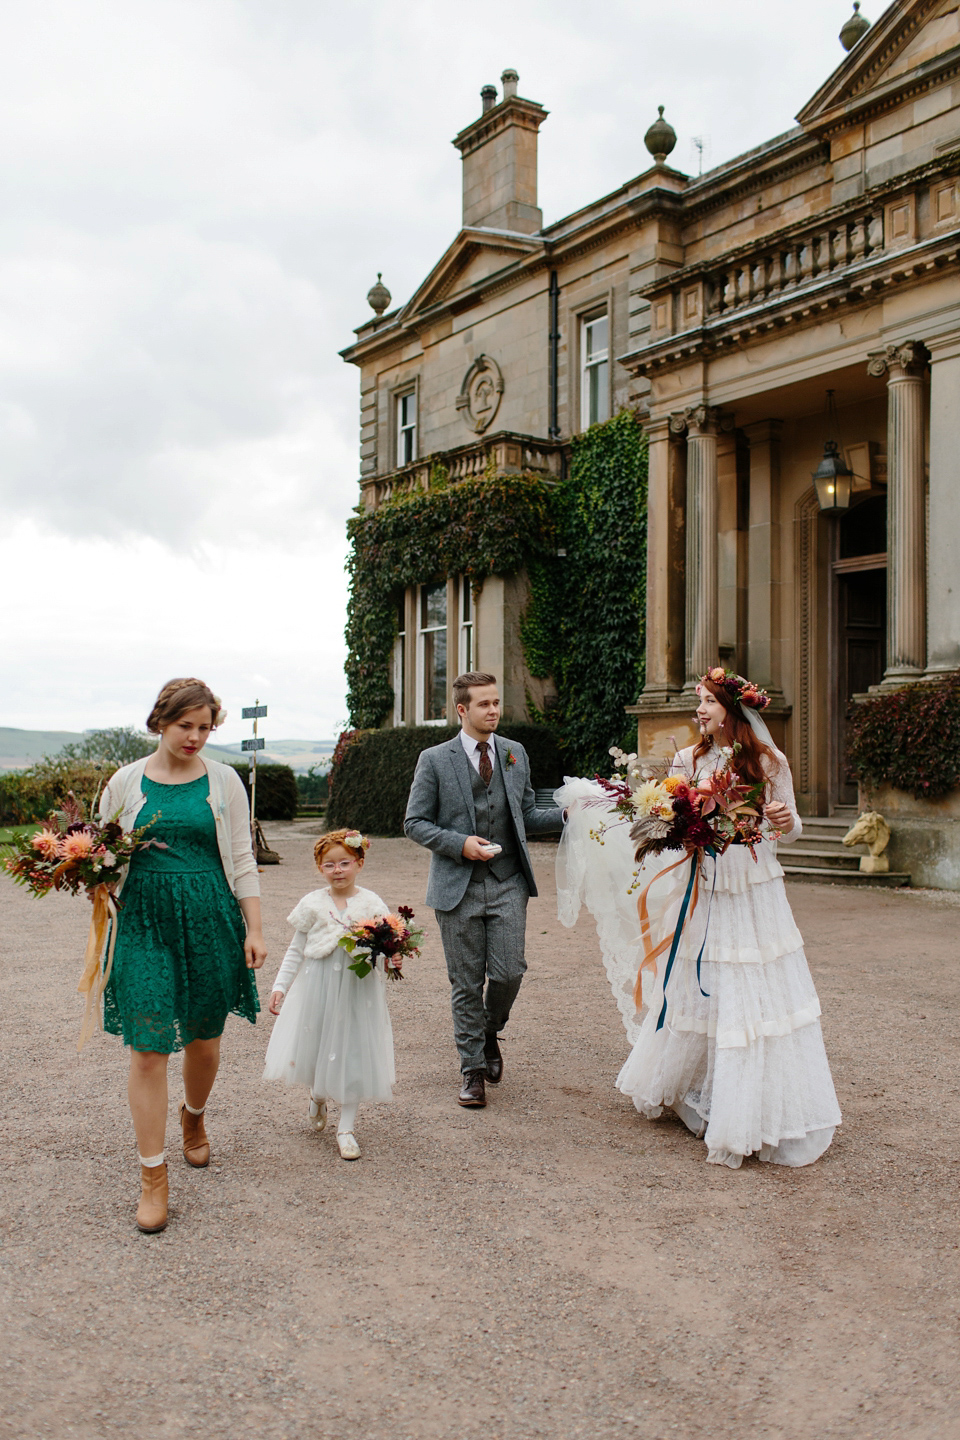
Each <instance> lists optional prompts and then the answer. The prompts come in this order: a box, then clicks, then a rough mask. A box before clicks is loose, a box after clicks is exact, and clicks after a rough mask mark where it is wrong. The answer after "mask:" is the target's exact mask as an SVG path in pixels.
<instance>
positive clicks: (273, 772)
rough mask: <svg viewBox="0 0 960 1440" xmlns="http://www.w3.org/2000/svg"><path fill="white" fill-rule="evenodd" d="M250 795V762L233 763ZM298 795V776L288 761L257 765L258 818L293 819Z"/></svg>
mask: <svg viewBox="0 0 960 1440" xmlns="http://www.w3.org/2000/svg"><path fill="white" fill-rule="evenodd" d="M233 769H234V770H236V772H237V774H238V775H239V776H240V779H241V780H242V781H243V788H244V790H246V792H247V799H249V798H250V766H249V764H248V763H247V762H246V761H245V760H241V761H238V762H237V764H236V765H234V766H233ZM298 800H299V797H298V795H297V777H296V775H294V773H293V771H292V770H291V768H290V766H289V765H275V764H273V763H272V762H271V763H267V764H264V765H258V766H257V819H258V820H294V819H296V814H297V805H298Z"/></svg>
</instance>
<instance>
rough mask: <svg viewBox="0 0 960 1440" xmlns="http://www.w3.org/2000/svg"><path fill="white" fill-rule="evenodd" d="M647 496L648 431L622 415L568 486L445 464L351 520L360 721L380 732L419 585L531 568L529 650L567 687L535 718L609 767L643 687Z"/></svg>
mask: <svg viewBox="0 0 960 1440" xmlns="http://www.w3.org/2000/svg"><path fill="white" fill-rule="evenodd" d="M646 505H647V448H646V439H645V437H644V434H643V431H642V429H641V426H640V424H639V422H638V421H637V419H636V417H635V416H634V415H633V413H632V412H630V411H623V412H622V413H621V414H619V415H617V416H615V417H614V418H613V419H612V420H608V421H607V422H606V423H605V424H602V425H594V426H592V427H591V428H590V429H589V430H587V431H586V432H585V433H584V434H582V435H578V436H575V437H574V440H573V442H572V455H571V462H570V466H569V473H568V475H567V476H566V478H565V479H563V480H561V481H560V482H556V481H551V480H549V479H545V478H543V477H541V476H535V475H494V474H490V475H484V476H482V477H480V478H478V479H475V480H465V481H460V482H458V483H456V484H451V483H449V481H448V479H447V477H446V473H445V472H444V471H443V470H442V469H440V468H439V467H438V468H437V469H435V471H434V474H433V476H432V480H431V486H430V489H429V490H427V491H418V492H416V493H414V494H411V495H405V496H401V497H399V498H398V499H396V500H391V501H388V502H387V503H386V504H384V505H382V506H381V507H380V508H379V509H377V510H375V511H371V512H361V511H358V513H357V514H355V515H354V516H353V518H352V519H351V520H350V522H349V526H348V529H349V535H350V540H351V545H352V549H351V555H350V559H349V561H348V571H349V574H350V600H349V608H348V618H347V629H346V638H347V647H348V659H347V683H348V692H347V693H348V703H349V707H350V722H351V724H352V725H353V726H355V727H356V728H359V729H373V728H376V727H378V726H380V725H382V724H383V722H384V720H385V719H386V717H387V716H388V715H389V714H390V711H391V709H392V707H393V687H392V685H391V680H390V677H391V659H392V654H393V645H394V642H395V640H396V636H397V601H398V598H399V596H400V595H401V594H402V592H403V591H404V590H405V589H406V587H407V586H408V585H415V584H423V583H427V582H429V581H436V580H442V579H445V578H446V577H447V576H450V575H466V576H469V577H470V578H471V579H472V580H473V581H474V583H475V584H476V585H477V586H479V585H480V584H481V583H482V582H483V580H484V579H485V578H486V577H487V576H488V575H494V574H510V573H515V572H518V571H522V570H525V571H526V572H527V574H528V576H529V580H530V587H531V599H530V605H529V608H528V611H527V615H526V619H525V622H524V625H523V632H522V634H523V648H524V659H525V661H526V665H527V669H528V670H529V672H530V674H531V675H532V676H535V677H539V678H542V677H546V676H548V675H552V676H553V678H554V681H555V684H556V686H557V690H558V704H557V706H556V708H555V709H553V710H550V711H549V712H546V713H543V714H539V713H537V712H536V711H535V709H534V707H533V706H532V702H531V710H532V712H533V716H534V718H535V719H538V720H540V721H541V722H542V723H543V724H545V725H549V726H550V727H551V729H553V730H554V731H555V733H556V737H557V739H558V741H559V743H560V745H561V747H562V748H563V751H564V754H565V756H566V758H567V763H568V765H569V768H570V769H571V770H572V769H576V770H579V771H583V772H585V773H590V771H591V770H592V769H595V768H599V767H600V766H601V765H604V764H607V763H608V757H607V749H608V748H609V746H610V745H611V744H612V743H613V742H614V741H620V740H621V739H622V738H623V737H624V736H625V735H626V734H627V732H628V730H629V729H630V728H631V727H629V726H628V725H627V717H626V716H625V714H624V707H625V706H626V705H630V704H633V703H634V701H635V700H636V698H637V696H638V694H639V692H640V688H641V686H642V683H643V645H644V595H645V587H646ZM558 551H565V552H566V553H565V554H559V555H558ZM628 748H629V747H628Z"/></svg>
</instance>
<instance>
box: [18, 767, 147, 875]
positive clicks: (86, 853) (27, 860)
mask: <svg viewBox="0 0 960 1440" xmlns="http://www.w3.org/2000/svg"><path fill="white" fill-rule="evenodd" d="M150 823H151V824H152V823H153V822H152V821H151V822H150ZM149 828H150V825H149V824H148V825H141V826H140V827H139V828H138V829H136V830H130V831H129V832H125V831H124V830H123V828H122V826H121V825H120V823H119V821H118V820H115V819H114V820H106V821H99V820H96V819H94V818H93V817H92V816H91V817H90V818H89V819H88V818H87V817H86V816H85V815H84V813H83V807H82V805H81V804H80V802H79V801H78V800H77V798H76V796H75V795H74V794H73V792H72V791H71V792H70V794H69V795H68V796H67V799H66V801H65V802H64V805H63V808H62V809H61V810H53V811H51V813H50V816H49V818H48V819H47V821H46V823H45V824H44V825H41V827H40V829H39V830H35V831H34V832H33V834H32V835H25V834H18V835H15V836H14V838H13V840H12V841H10V843H9V844H8V845H5V846H4V847H3V849H4V850H5V851H6V852H7V853H6V855H5V856H4V860H3V868H4V870H6V872H7V874H8V875H10V876H11V877H12V879H13V881H14V883H15V884H17V885H25V886H26V887H27V889H28V890H29V891H30V893H31V894H32V895H38V896H39V895H47V894H48V893H49V892H50V891H51V890H67V891H69V893H70V894H71V895H77V894H79V892H80V891H81V890H84V891H85V892H86V894H87V895H89V896H90V897H91V899H92V898H93V897H92V892H93V891H94V890H96V889H97V888H98V887H99V886H101V885H107V886H112V885H116V884H117V882H118V881H119V879H120V874H121V872H122V871H123V870H124V868H125V867H126V866H127V865H129V863H130V861H131V859H132V857H133V856H134V855H135V854H136V852H137V851H138V850H147V849H149V848H150V846H156V847H157V849H161V850H163V849H166V846H165V845H164V844H163V843H162V841H160V840H145V839H144V836H145V835H146V833H147V831H148V830H149Z"/></svg>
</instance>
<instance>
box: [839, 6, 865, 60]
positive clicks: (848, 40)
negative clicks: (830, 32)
mask: <svg viewBox="0 0 960 1440" xmlns="http://www.w3.org/2000/svg"><path fill="white" fill-rule="evenodd" d="M869 29H870V21H869V20H868V19H867V17H866V15H861V14H860V0H853V14H852V15H851V16H850V19H849V20H848V21H847V23H846V25H844V27H843V29H842V30H841V31H840V44H841V45H842V46H843V48H844V50H852V49H853V47H854V45H856V43H857V41H858V40H862V39H863V37H864V35H866V33H867V31H868V30H869Z"/></svg>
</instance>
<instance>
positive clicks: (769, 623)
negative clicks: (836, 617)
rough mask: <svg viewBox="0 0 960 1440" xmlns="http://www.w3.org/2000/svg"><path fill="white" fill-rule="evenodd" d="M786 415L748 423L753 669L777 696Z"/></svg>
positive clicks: (780, 668)
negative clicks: (782, 454) (782, 444)
mask: <svg viewBox="0 0 960 1440" xmlns="http://www.w3.org/2000/svg"><path fill="white" fill-rule="evenodd" d="M782 429H783V421H782V420H760V421H758V422H757V423H756V424H755V425H748V426H747V427H746V429H745V432H744V433H745V434H746V437H747V443H748V444H749V446H750V516H749V525H750V541H749V552H748V558H747V674H748V675H749V676H750V679H751V680H754V681H756V682H757V684H759V685H762V686H763V687H764V689H765V690H767V691H768V692H769V693H770V695H771V696H774V697H777V696H780V695H782V693H783V622H782V614H781V594H782V577H781V563H780V561H781V557H780V545H781V536H780V432H781V430H782Z"/></svg>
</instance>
